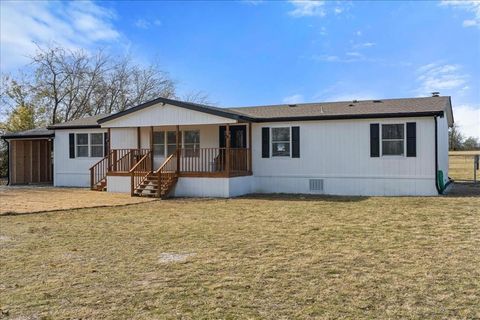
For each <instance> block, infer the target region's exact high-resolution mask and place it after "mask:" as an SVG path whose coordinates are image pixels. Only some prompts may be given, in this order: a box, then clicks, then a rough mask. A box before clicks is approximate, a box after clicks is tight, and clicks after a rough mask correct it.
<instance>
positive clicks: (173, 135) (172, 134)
mask: <svg viewBox="0 0 480 320" xmlns="http://www.w3.org/2000/svg"><path fill="white" fill-rule="evenodd" d="M181 141H182V132H181V131H180V142H181ZM176 150H177V132H176V131H167V156H169V155H171V154H173V153H175V151H176Z"/></svg>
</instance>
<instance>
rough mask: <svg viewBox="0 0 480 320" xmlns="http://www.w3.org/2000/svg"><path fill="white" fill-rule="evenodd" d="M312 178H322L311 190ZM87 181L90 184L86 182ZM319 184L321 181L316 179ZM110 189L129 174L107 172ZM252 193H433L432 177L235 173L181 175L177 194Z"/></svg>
mask: <svg viewBox="0 0 480 320" xmlns="http://www.w3.org/2000/svg"><path fill="white" fill-rule="evenodd" d="M310 179H315V180H323V182H322V183H321V184H323V188H322V189H319V190H311V182H310ZM87 185H88V184H87ZM317 187H318V181H317ZM107 190H108V191H109V192H124V193H130V177H124V176H108V177H107ZM249 193H293V194H328V195H342V196H434V195H437V190H436V189H435V180H434V179H433V178H431V179H430V178H421V179H404V178H358V177H357V178H343V177H342V178H333V177H324V178H322V177H312V178H311V177H254V176H245V177H235V178H179V179H178V182H177V184H176V186H175V188H174V190H173V191H172V196H174V197H212V198H230V197H238V196H241V195H245V194H249Z"/></svg>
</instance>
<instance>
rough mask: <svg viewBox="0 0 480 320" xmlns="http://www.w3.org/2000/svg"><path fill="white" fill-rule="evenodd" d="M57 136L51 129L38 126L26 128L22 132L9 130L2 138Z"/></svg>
mask: <svg viewBox="0 0 480 320" xmlns="http://www.w3.org/2000/svg"><path fill="white" fill-rule="evenodd" d="M53 136H55V134H54V133H53V132H52V131H49V130H48V129H47V128H36V129H30V130H25V131H21V132H7V133H5V134H4V135H3V136H2V138H3V139H35V138H51V137H53Z"/></svg>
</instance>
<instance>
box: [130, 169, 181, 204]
mask: <svg viewBox="0 0 480 320" xmlns="http://www.w3.org/2000/svg"><path fill="white" fill-rule="evenodd" d="M177 180H178V177H177V175H176V174H175V173H174V172H173V173H172V174H167V175H164V177H163V179H160V183H159V175H158V173H157V172H152V173H149V174H148V175H147V176H146V177H145V179H144V180H143V181H142V182H141V183H140V185H138V186H137V187H136V188H135V191H134V192H133V195H134V196H139V197H154V198H162V199H166V198H167V197H168V196H169V194H170V192H171V191H172V189H173V187H174V186H175V184H176V183H177Z"/></svg>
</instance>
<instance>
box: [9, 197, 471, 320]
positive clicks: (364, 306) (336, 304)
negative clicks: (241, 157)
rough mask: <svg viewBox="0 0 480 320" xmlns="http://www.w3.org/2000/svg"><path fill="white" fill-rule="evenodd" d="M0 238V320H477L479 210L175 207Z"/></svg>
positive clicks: (63, 222) (56, 217)
mask: <svg viewBox="0 0 480 320" xmlns="http://www.w3.org/2000/svg"><path fill="white" fill-rule="evenodd" d="M0 226H1V228H0V279H1V281H0V309H2V312H0V318H1V317H2V316H1V314H2V313H3V314H4V315H5V314H7V313H8V314H9V318H12V319H24V318H25V319H29V318H32V319H36V318H39V319H41V318H42V317H43V318H45V319H50V318H51V319H62V318H75V319H79V318H82V319H99V318H102V319H104V318H106V319H164V318H168V319H172V318H173V319H219V318H221V319H233V318H245V319H246V318H249V319H252V318H265V319H295V318H307V319H308V318H311V319H313V318H322V319H338V318H349V319H372V318H380V319H446V318H448V319H452V318H453V319H476V318H479V317H480V197H455V196H450V197H431V198H419V197H417V198H414V197H408V198H407V197H405V198H340V197H339V198H334V197H324V198H303V199H299V198H287V197H250V198H239V199H231V200H178V199H177V200H168V201H154V202H148V203H142V204H134V205H129V206H125V207H112V208H89V209H80V210H72V211H57V212H51V213H41V214H29V215H18V216H0Z"/></svg>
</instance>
